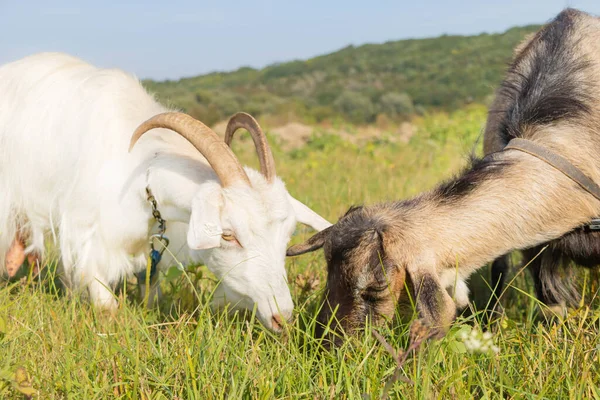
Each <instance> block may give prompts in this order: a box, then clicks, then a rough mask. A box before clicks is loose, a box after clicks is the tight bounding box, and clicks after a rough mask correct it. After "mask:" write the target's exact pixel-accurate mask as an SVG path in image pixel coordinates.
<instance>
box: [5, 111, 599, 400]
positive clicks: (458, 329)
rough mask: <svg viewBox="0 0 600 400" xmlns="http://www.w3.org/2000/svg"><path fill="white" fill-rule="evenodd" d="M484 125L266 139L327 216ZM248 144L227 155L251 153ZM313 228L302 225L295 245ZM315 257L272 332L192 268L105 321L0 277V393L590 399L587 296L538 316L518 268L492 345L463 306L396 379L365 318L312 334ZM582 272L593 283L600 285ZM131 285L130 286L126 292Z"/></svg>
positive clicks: (423, 174) (383, 192) (43, 287)
mask: <svg viewBox="0 0 600 400" xmlns="http://www.w3.org/2000/svg"><path fill="white" fill-rule="evenodd" d="M484 121H485V109H484V108H483V107H478V106H472V107H469V108H467V109H465V110H462V111H456V112H454V113H452V114H450V115H447V114H435V115H428V116H425V117H422V118H420V119H417V120H415V121H413V122H414V124H415V126H416V127H417V133H416V134H415V135H414V136H413V137H412V139H411V141H410V143H408V144H391V143H389V142H388V141H387V140H386V139H385V136H384V137H382V138H381V139H379V140H377V141H376V142H371V143H368V144H366V145H364V146H361V147H360V148H358V147H356V146H355V145H352V144H349V143H347V142H343V141H341V140H340V139H339V138H337V137H335V136H330V135H327V133H326V132H322V134H320V135H315V137H314V139H313V140H311V142H310V143H309V144H308V145H306V146H305V147H303V148H300V149H297V150H294V151H291V152H284V151H282V150H281V149H280V147H279V146H278V145H277V143H276V140H275V138H272V139H273V140H272V141H273V142H275V144H274V148H275V149H274V150H275V157H276V161H277V169H278V174H279V175H280V176H281V177H282V178H283V179H284V180H285V181H286V182H287V184H288V188H289V190H290V192H291V193H292V194H293V195H295V196H296V197H297V198H299V199H301V200H302V201H304V202H306V203H307V204H308V205H310V206H311V207H313V208H314V209H315V210H317V211H318V212H320V213H322V214H323V215H324V216H326V217H327V218H329V219H330V220H333V221H335V220H336V219H337V217H338V216H339V215H340V214H342V213H343V212H344V211H345V210H346V209H347V208H348V207H349V206H350V205H351V204H360V203H365V204H368V203H373V202H377V201H382V200H388V199H400V198H405V197H408V196H412V195H414V194H416V193H418V192H420V191H423V190H426V189H428V188H431V187H432V186H433V185H434V184H435V183H436V182H438V181H440V180H441V179H444V178H448V177H450V176H451V175H452V174H453V173H456V172H457V171H458V170H459V169H460V168H461V166H463V165H464V164H465V160H466V157H467V155H468V154H469V152H470V151H471V150H472V148H473V146H474V143H475V142H476V140H477V138H478V136H479V134H480V132H481V128H482V126H483V124H484ZM249 143H250V142H248V141H245V142H240V143H239V144H238V145H237V147H236V152H237V153H238V154H240V157H241V158H242V159H243V160H244V161H247V162H248V163H249V164H255V163H256V161H255V159H254V155H253V153H252V148H251V146H250V144H249ZM310 233H311V232H309V231H308V230H307V229H305V228H303V227H300V226H299V227H298V230H297V234H296V235H295V236H294V238H293V241H294V242H299V241H301V240H303V239H305V238H307V237H308V236H309V235H310ZM324 266H325V264H324V260H323V259H322V256H321V254H318V253H314V254H310V255H306V256H301V257H297V258H294V259H291V260H288V274H289V275H288V276H289V281H290V287H291V290H292V293H293V297H294V299H295V303H296V306H297V309H296V312H295V321H294V323H293V324H290V325H289V326H287V330H286V333H285V334H284V335H282V336H276V335H273V334H271V333H270V332H268V331H266V330H265V329H264V328H262V326H261V325H260V324H259V323H258V322H257V321H256V320H255V318H253V316H252V315H246V316H243V317H242V316H228V315H226V314H225V313H222V312H212V311H211V310H210V308H209V305H208V304H209V301H210V296H211V293H212V290H213V289H214V287H215V281H214V279H213V277H212V276H211V275H210V273H208V272H207V271H206V269H205V268H204V267H201V266H198V267H191V268H188V270H187V271H186V272H185V273H181V272H178V270H177V269H170V270H169V271H167V273H166V276H164V280H163V285H164V289H165V292H166V296H165V302H164V303H163V304H162V305H161V311H159V310H146V309H145V308H144V307H142V306H139V305H137V304H136V302H135V301H132V300H130V299H129V300H124V301H122V302H121V308H120V310H119V311H118V313H117V314H116V316H114V317H111V316H108V315H105V314H102V313H99V312H97V311H95V310H94V309H92V308H91V307H89V306H88V305H87V304H85V303H83V302H81V301H78V300H77V299H70V298H67V297H65V296H62V295H60V294H57V292H56V290H55V289H53V287H52V285H49V284H47V283H46V284H44V283H42V284H40V283H35V282H30V281H28V280H27V278H26V277H25V278H23V279H22V280H19V281H16V282H10V283H6V282H5V283H0V299H2V301H0V398H2V399H5V398H7V399H10V398H15V399H18V398H22V397H23V393H32V392H33V391H35V392H36V393H37V396H38V397H39V398H42V399H60V398H73V399H106V398H123V399H161V398H163V399H213V398H215V399H218V398H224V397H228V398H233V399H235V398H253V399H272V398H283V399H288V398H294V399H296V398H298V399H305V398H306V399H313V398H315V399H344V398H347V399H361V398H364V399H378V398H380V397H381V396H382V395H383V394H384V391H386V390H387V389H389V393H388V394H389V395H390V397H391V398H401V399H404V398H407V399H454V398H464V399H471V398H515V399H517V398H518V399H521V398H532V399H533V398H535V399H555V398H564V399H579V398H581V399H589V398H600V388H599V384H600V371H599V370H600V360H599V359H598V358H599V353H600V339H599V337H598V332H599V331H600V326H599V325H600V322H599V317H600V312H599V311H598V309H597V308H586V307H582V308H581V309H579V310H576V311H573V312H572V313H571V314H570V315H569V316H568V317H567V318H566V319H565V321H564V322H562V323H559V324H555V325H545V324H540V323H538V322H536V313H537V305H536V301H535V300H534V299H533V298H532V296H531V295H530V293H532V288H531V285H530V283H529V282H528V280H527V279H525V277H524V274H523V273H522V272H521V273H518V274H517V272H518V271H515V274H516V279H514V281H513V282H512V286H511V289H510V290H508V291H507V295H506V299H505V300H506V301H505V307H506V311H507V312H506V318H505V319H504V320H503V322H502V323H501V324H500V325H498V326H497V327H496V329H495V330H494V333H493V334H492V336H491V338H489V339H488V338H487V336H486V338H485V340H489V341H490V342H491V343H490V345H489V346H488V349H487V350H486V349H485V347H483V348H482V347H481V346H479V350H477V349H476V348H477V347H478V346H477V344H476V343H475V344H474V343H473V342H474V341H473V340H472V338H477V339H479V340H480V341H484V339H483V338H482V335H481V332H480V329H481V328H479V327H480V324H479V323H478V318H479V317H478V316H477V313H475V314H474V315H475V316H473V314H472V313H471V316H463V317H461V318H459V319H458V320H457V322H456V324H455V325H454V327H453V328H452V330H451V331H450V333H449V334H448V335H447V337H445V338H444V339H442V340H437V341H428V342H425V343H424V344H423V345H422V347H421V348H420V350H419V351H418V352H416V353H415V354H414V355H411V356H410V357H409V358H408V359H407V361H406V362H405V363H404V364H403V365H402V369H401V371H400V373H399V374H398V377H399V379H397V380H396V381H391V379H392V376H393V375H394V373H395V368H396V364H395V361H394V359H393V357H392V356H391V355H390V353H389V352H388V351H387V350H386V349H385V348H384V347H383V346H382V345H381V344H380V342H379V341H378V340H376V338H375V337H374V336H373V335H372V334H370V333H369V332H370V331H369V329H367V331H366V332H367V333H365V334H363V335H360V336H358V337H355V338H351V339H349V340H348V341H347V343H346V344H345V345H344V346H342V347H341V348H339V349H335V350H332V351H323V350H322V348H320V346H319V342H318V341H317V340H315V339H314V338H313V332H312V331H313V329H314V318H315V315H316V312H317V308H318V305H319V299H320V296H321V294H322V289H323V282H324V278H325V271H324ZM586 276H587V275H586ZM486 277H487V273H486V271H485V269H482V270H481V276H475V277H474V280H477V281H478V282H479V283H478V284H477V285H476V290H475V293H474V297H475V298H477V299H478V302H477V305H475V303H474V305H473V307H472V308H473V310H474V311H477V310H478V309H481V307H482V304H484V303H485V298H486V293H487V290H486V288H485V284H482V283H481V282H482V281H483V280H484V278H486ZM587 282H588V285H587V286H588V291H590V292H593V291H594V290H595V288H597V284H596V283H594V284H593V285H591V284H590V283H589V282H590V281H589V280H588V281H587ZM134 294H135V288H132V287H131V285H129V287H128V288H126V292H125V294H124V295H123V296H124V297H125V298H131V297H133V295H134ZM377 329H378V331H379V332H380V333H381V335H382V336H383V337H384V338H385V339H386V340H387V341H388V342H389V343H390V344H391V345H392V347H394V348H395V349H401V348H406V346H407V345H408V336H409V335H408V329H409V326H408V325H402V324H400V323H393V324H391V325H389V326H383V327H378V328H377ZM465 337H466V339H465ZM494 346H497V348H494ZM386 384H387V385H388V387H387V388H386Z"/></svg>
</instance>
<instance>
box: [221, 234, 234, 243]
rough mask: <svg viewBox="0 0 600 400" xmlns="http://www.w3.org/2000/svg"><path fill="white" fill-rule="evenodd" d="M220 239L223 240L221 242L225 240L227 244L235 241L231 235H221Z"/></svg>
mask: <svg viewBox="0 0 600 400" xmlns="http://www.w3.org/2000/svg"><path fill="white" fill-rule="evenodd" d="M221 237H222V238H223V240H226V241H228V242H233V241H234V240H236V239H235V235H234V234H233V233H223V234H222V235H221Z"/></svg>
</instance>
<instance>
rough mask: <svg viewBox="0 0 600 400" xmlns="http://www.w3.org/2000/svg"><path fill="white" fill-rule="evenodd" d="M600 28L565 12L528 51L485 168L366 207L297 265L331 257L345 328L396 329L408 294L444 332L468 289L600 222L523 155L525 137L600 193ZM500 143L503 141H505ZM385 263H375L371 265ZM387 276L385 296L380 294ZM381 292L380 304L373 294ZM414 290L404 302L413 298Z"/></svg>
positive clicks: (489, 136) (509, 80) (489, 140)
mask: <svg viewBox="0 0 600 400" xmlns="http://www.w3.org/2000/svg"><path fill="white" fill-rule="evenodd" d="M598 54H600V22H599V20H598V19H596V18H593V17H590V16H588V15H586V14H584V13H581V12H578V11H575V10H566V11H564V12H563V13H561V14H560V15H559V16H558V17H557V18H556V19H555V20H554V21H552V22H550V23H549V24H548V25H547V26H546V27H544V28H543V29H542V30H541V31H540V32H539V33H538V34H537V35H535V36H534V37H533V38H532V39H530V42H529V43H527V44H526V45H523V46H521V47H520V50H518V54H517V56H516V58H515V62H514V63H513V65H512V66H511V69H510V71H509V72H508V73H507V76H506V79H505V81H504V83H503V84H502V87H501V89H500V90H499V91H498V95H497V97H496V100H495V102H494V105H493V107H492V109H493V110H494V111H492V112H490V116H489V119H488V124H487V127H486V141H485V146H486V154H487V156H486V157H485V158H484V159H483V160H481V161H479V162H476V163H475V164H474V165H472V166H471V167H470V168H468V169H467V170H466V171H464V172H462V173H461V174H460V175H459V176H458V177H457V178H455V179H454V180H452V181H450V182H447V183H445V184H442V185H441V186H439V187H438V188H436V189H434V190H432V191H431V192H428V193H424V194H422V195H420V196H418V197H416V198H414V199H411V200H409V201H401V202H396V203H391V204H381V205H374V206H369V207H362V208H360V209H357V210H354V211H352V212H350V213H348V214H347V215H345V216H344V217H342V218H341V219H340V221H338V222H337V223H336V224H335V225H334V226H333V227H331V228H329V229H327V230H325V231H323V232H321V233H320V234H318V235H317V236H316V237H315V239H311V240H309V241H308V242H307V243H306V244H304V245H298V246H294V247H292V248H290V249H288V254H289V255H295V254H301V253H303V252H306V251H312V250H315V249H317V248H320V247H323V249H324V252H325V256H326V260H327V266H328V274H329V275H328V279H327V294H326V304H325V305H324V307H323V310H322V312H321V314H322V316H321V318H320V319H321V321H322V322H324V323H327V321H326V320H327V319H328V318H329V316H330V315H332V313H333V311H334V310H336V309H337V313H336V317H337V319H338V320H339V324H334V326H335V327H337V328H343V329H350V328H352V329H353V328H355V327H356V326H357V325H362V324H363V323H364V318H365V316H371V317H374V319H375V320H376V321H379V320H381V319H384V318H387V317H392V316H393V315H394V314H393V311H394V307H393V306H392V305H394V304H395V303H397V302H400V301H401V298H402V296H403V295H404V294H409V295H410V297H412V298H413V299H414V300H415V304H416V306H417V309H418V311H419V314H420V316H421V318H422V319H423V322H424V323H426V324H427V325H429V326H432V327H435V328H438V329H439V330H440V332H443V331H444V330H445V329H447V328H448V326H449V325H450V324H451V322H452V321H453V319H454V316H455V313H456V308H457V306H459V307H460V306H463V305H465V304H466V302H467V301H468V292H467V287H466V283H465V281H466V280H467V279H468V277H469V275H470V274H471V273H472V272H473V271H475V270H476V269H478V268H480V267H481V266H482V265H485V264H486V263H488V262H490V261H492V260H494V259H496V258H498V257H499V256H501V255H503V254H507V253H508V252H510V251H512V250H515V249H527V248H534V247H536V246H538V245H540V244H542V243H545V242H548V241H550V240H554V239H557V238H560V237H562V236H563V235H565V234H566V233H568V232H571V231H573V230H574V229H575V228H577V227H578V226H581V225H582V224H583V223H585V222H586V221H589V220H590V219H591V218H592V217H594V216H596V215H599V214H600V202H599V201H598V200H596V199H595V198H594V197H592V196H591V195H589V194H588V193H587V192H585V191H583V190H582V189H581V188H580V187H579V186H578V185H577V184H576V183H574V182H573V181H571V180H570V179H569V178H567V177H566V176H564V175H563V174H562V173H561V172H559V171H557V170H555V169H554V168H553V167H551V166H550V165H548V164H546V163H544V162H543V161H541V160H539V159H537V158H535V157H532V156H530V155H529V154H525V153H522V152H519V151H516V150H509V151H505V152H499V150H501V149H502V148H503V147H504V146H505V144H506V141H507V140H508V139H509V138H510V137H517V136H518V137H523V138H527V139H529V140H532V141H534V142H536V143H539V144H541V145H543V146H546V147H548V148H550V149H551V150H554V151H556V152H558V153H559V154H561V155H562V156H563V157H565V158H567V159H568V160H569V161H571V162H572V163H573V164H575V165H576V166H577V167H579V168H580V169H581V170H583V171H584V172H585V173H586V174H588V175H589V176H590V177H592V178H593V179H594V180H596V181H600V159H599V158H598V156H597V155H598V154H600V137H599V136H598V134H599V132H600V129H599V128H600V125H599V124H598V122H599V120H600V107H599V106H600V103H598V102H594V101H592V95H593V94H595V93H600V86H599V85H598V82H597V79H596V77H598V76H600V57H598ZM501 132H502V134H501ZM376 254H377V257H376V256H375V255H376ZM379 271H382V272H383V273H384V276H385V279H386V282H388V284H389V290H382V291H378V289H379V288H380V286H381V285H380V277H381V274H380V273H379ZM373 288H376V289H377V293H378V294H379V295H378V297H377V301H376V304H382V305H383V306H381V307H379V306H375V307H372V306H371V305H370V303H373V301H372V300H373V299H372V298H371V296H370V295H369V293H370V292H369V291H370V290H372V289H373ZM405 289H406V290H405Z"/></svg>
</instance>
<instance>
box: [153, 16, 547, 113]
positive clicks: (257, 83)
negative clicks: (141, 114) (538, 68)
mask: <svg viewBox="0 0 600 400" xmlns="http://www.w3.org/2000/svg"><path fill="white" fill-rule="evenodd" d="M537 28H538V26H526V27H518V28H512V29H509V30H508V31H506V32H504V33H502V34H480V35H477V36H447V35H445V36H441V37H437V38H430V39H409V40H399V41H391V42H387V43H383V44H367V45H363V46H359V47H354V46H348V47H346V48H343V49H341V50H339V51H337V52H334V53H331V54H327V55H323V56H319V57H315V58H312V59H309V60H305V61H292V62H286V63H281V64H274V65H271V66H268V67H266V68H264V69H261V70H256V69H253V68H240V69H238V70H237V71H234V72H218V73H211V74H207V75H201V76H197V77H193V78H185V79H181V80H179V81H166V82H153V81H146V82H144V83H145V85H146V86H147V87H148V88H149V89H150V90H151V91H152V92H155V93H156V94H157V95H158V97H159V98H160V99H161V100H162V101H163V102H165V103H168V104H171V105H175V106H177V107H181V108H183V109H184V110H185V111H187V112H188V113H190V114H192V115H194V116H196V117H198V118H200V119H202V120H203V121H205V122H206V123H208V124H212V123H214V122H216V121H218V120H222V119H224V118H227V117H228V116H229V115H231V114H232V113H234V112H236V111H239V110H245V111H247V112H250V113H252V114H255V115H263V116H264V115H266V114H268V115H271V116H283V117H285V118H288V119H289V118H290V116H292V117H293V118H297V119H300V120H304V121H305V122H321V121H323V120H326V119H335V118H336V117H343V118H344V119H345V120H348V121H350V122H353V123H359V124H360V123H370V122H373V121H375V119H376V118H377V116H378V115H381V114H383V115H385V116H386V117H388V118H391V119H402V118H403V117H405V116H406V115H410V114H414V113H422V112H423V111H425V110H430V109H432V108H435V109H445V110H454V109H458V108H460V107H462V106H463V105H465V104H467V103H471V102H481V103H485V102H486V100H487V99H489V96H490V95H491V94H492V93H493V90H494V88H495V87H496V86H497V85H498V83H499V82H500V80H501V77H502V74H503V71H504V69H505V67H506V64H507V62H508V61H509V60H510V57H511V54H512V50H513V48H514V47H515V46H516V45H517V44H518V43H519V42H520V41H521V40H522V39H523V38H524V37H525V35H527V34H528V33H530V32H533V31H535V30H536V29H537Z"/></svg>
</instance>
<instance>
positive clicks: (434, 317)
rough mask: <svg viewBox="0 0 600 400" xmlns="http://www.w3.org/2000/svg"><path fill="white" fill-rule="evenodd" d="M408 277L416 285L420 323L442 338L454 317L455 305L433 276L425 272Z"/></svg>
mask: <svg viewBox="0 0 600 400" xmlns="http://www.w3.org/2000/svg"><path fill="white" fill-rule="evenodd" d="M409 275H410V277H411V280H412V282H416V283H417V284H416V285H415V289H416V304H417V310H418V312H419V316H420V321H421V323H423V324H424V325H425V326H428V327H430V328H431V329H433V330H435V332H436V334H435V336H437V337H442V336H444V335H445V334H446V332H447V331H448V329H449V327H450V325H451V324H452V322H453V321H454V318H455V317H456V304H455V303H454V301H453V300H452V297H450V295H449V294H448V292H447V291H446V290H445V289H444V288H443V287H442V285H441V284H440V281H439V279H438V277H437V276H436V275H435V274H433V273H428V272H427V273H413V274H410V273H409Z"/></svg>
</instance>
